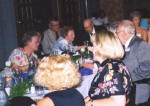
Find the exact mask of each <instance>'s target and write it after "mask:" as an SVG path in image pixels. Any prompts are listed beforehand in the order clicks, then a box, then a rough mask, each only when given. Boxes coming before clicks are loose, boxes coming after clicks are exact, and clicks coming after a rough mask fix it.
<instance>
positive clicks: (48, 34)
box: [42, 18, 59, 55]
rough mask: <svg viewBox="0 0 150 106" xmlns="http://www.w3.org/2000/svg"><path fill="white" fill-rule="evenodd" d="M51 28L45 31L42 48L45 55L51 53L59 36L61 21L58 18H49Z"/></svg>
mask: <svg viewBox="0 0 150 106" xmlns="http://www.w3.org/2000/svg"><path fill="white" fill-rule="evenodd" d="M48 26H49V28H48V29H47V30H46V31H44V37H43V40H42V49H43V52H44V54H45V55H49V54H50V51H51V49H52V47H53V45H54V44H55V43H56V40H57V39H58V37H59V33H58V31H59V21H58V20H57V19H56V18H51V19H49V24H48Z"/></svg>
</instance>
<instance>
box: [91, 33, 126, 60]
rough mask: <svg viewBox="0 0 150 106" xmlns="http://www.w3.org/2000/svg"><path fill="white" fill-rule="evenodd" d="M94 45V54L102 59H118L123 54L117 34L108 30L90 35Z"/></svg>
mask: <svg viewBox="0 0 150 106" xmlns="http://www.w3.org/2000/svg"><path fill="white" fill-rule="evenodd" d="M92 42H93V43H94V44H95V46H96V55H97V56H99V57H101V58H102V59H103V60H104V59H107V58H109V59H120V58H122V57H123V56H124V50H123V47H122V44H121V42H120V40H119V39H118V37H117V36H115V35H114V34H113V33H112V32H110V31H106V30H103V31H100V32H97V33H96V34H95V35H94V36H93V37H92Z"/></svg>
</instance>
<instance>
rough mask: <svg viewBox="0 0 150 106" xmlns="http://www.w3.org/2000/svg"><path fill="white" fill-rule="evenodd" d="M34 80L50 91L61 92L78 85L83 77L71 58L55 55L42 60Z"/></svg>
mask: <svg viewBox="0 0 150 106" xmlns="http://www.w3.org/2000/svg"><path fill="white" fill-rule="evenodd" d="M34 80H35V82H36V83H37V84H39V85H42V86H44V87H47V88H49V89H53V90H61V89H67V88H72V87H74V86H76V85H78V84H79V83H80V80H81V75H80V73H79V72H78V67H77V66H76V64H75V63H73V62H72V61H71V60H70V59H69V58H67V57H64V56H59V55H54V56H49V57H44V58H43V59H42V60H41V62H40V64H39V66H38V69H37V72H36V74H35V77H34Z"/></svg>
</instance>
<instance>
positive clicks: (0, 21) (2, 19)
mask: <svg viewBox="0 0 150 106" xmlns="http://www.w3.org/2000/svg"><path fill="white" fill-rule="evenodd" d="M16 47H17V37H16V25H15V13H14V1H13V0H0V69H2V68H4V65H5V61H6V60H7V59H8V56H9V55H10V52H11V51H12V50H13V49H14V48H16Z"/></svg>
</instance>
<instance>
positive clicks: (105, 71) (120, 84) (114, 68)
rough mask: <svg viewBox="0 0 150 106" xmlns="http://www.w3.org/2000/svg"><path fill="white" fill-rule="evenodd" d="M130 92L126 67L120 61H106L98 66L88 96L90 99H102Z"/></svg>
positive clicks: (127, 94) (129, 81) (129, 80)
mask: <svg viewBox="0 0 150 106" xmlns="http://www.w3.org/2000/svg"><path fill="white" fill-rule="evenodd" d="M130 90H131V78H130V75H129V72H128V70H127V68H126V66H125V65H124V64H123V63H122V62H121V61H120V60H112V59H106V60H105V61H104V62H103V63H102V64H100V65H99V70H98V73H97V74H96V76H95V77H94V79H93V81H92V83H91V88H90V90H89V96H90V98H91V99H93V100H94V99H103V98H108V97H110V96H114V95H126V98H127V99H128V96H129V93H130Z"/></svg>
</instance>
